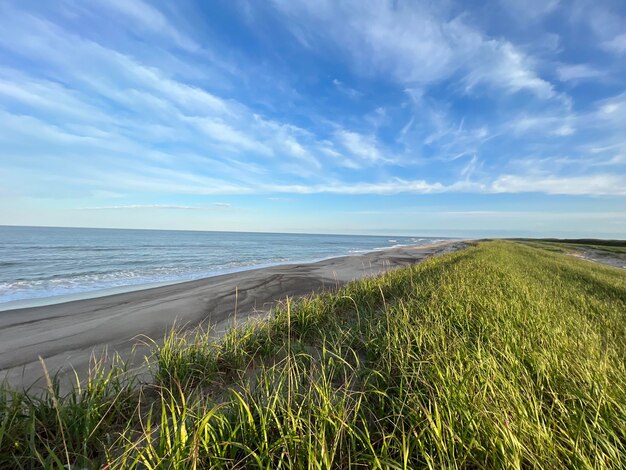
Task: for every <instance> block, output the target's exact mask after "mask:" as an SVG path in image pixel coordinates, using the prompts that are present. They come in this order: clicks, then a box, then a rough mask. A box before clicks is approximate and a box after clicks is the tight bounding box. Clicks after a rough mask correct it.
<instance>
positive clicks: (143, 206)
mask: <svg viewBox="0 0 626 470" xmlns="http://www.w3.org/2000/svg"><path fill="white" fill-rule="evenodd" d="M80 209H81V210H127V209H171V210H198V209H201V208H200V207H195V206H181V205H174V204H128V205H123V206H99V207H81V208H80Z"/></svg>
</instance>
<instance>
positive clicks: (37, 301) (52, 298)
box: [0, 238, 463, 315]
mask: <svg viewBox="0 0 626 470" xmlns="http://www.w3.org/2000/svg"><path fill="white" fill-rule="evenodd" d="M435 240H436V241H434V242H432V243H427V244H424V245H409V244H407V245H394V246H389V247H380V248H373V249H370V250H367V249H366V250H355V251H353V252H349V253H342V254H335V255H331V256H325V257H321V258H313V259H293V260H290V261H284V262H276V263H260V264H252V265H248V266H243V267H239V268H234V269H224V270H223V271H214V272H208V273H204V274H200V275H198V277H195V276H191V277H190V278H187V279H184V278H181V279H169V280H162V281H148V282H144V283H138V284H127V285H120V286H110V287H100V288H95V289H90V290H84V291H77V292H68V293H64V294H58V295H47V296H41V297H30V298H26V299H16V300H9V301H6V302H0V315H1V314H2V313H3V312H7V311H11V310H19V309H25V308H35V307H45V306H49V305H56V304H61V303H68V302H74V301H77V300H89V299H96V298H99V297H107V296H110V295H116V294H125V293H129V292H136V291H141V290H147V289H153V288H156V287H164V286H170V285H176V284H183V283H186V282H194V281H200V280H205V279H211V278H214V277H219V276H223V275H227V274H236V273H241V272H245V271H251V270H256V269H265V268H272V267H275V266H288V265H291V264H311V263H318V262H320V261H327V260H330V259H333V258H341V257H344V256H358V255H363V254H367V253H370V252H376V251H386V250H390V249H395V248H406V247H419V246H430V245H433V244H439V243H446V242H455V241H461V240H463V239H458V238H441V239H435Z"/></svg>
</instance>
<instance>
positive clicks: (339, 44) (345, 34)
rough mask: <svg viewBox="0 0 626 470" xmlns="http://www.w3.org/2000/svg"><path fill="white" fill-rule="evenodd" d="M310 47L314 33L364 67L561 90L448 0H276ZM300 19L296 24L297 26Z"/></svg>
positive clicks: (421, 81) (422, 79) (417, 78)
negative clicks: (455, 11) (438, 0)
mask: <svg viewBox="0 0 626 470" xmlns="http://www.w3.org/2000/svg"><path fill="white" fill-rule="evenodd" d="M274 4H275V6H276V8H277V9H278V10H279V11H280V12H282V13H283V14H284V15H286V16H287V17H288V21H289V22H290V24H291V25H292V28H295V30H297V31H298V35H296V37H298V38H302V37H303V33H302V32H303V31H304V32H306V41H304V42H303V44H304V45H305V46H306V47H313V46H311V44H312V42H313V41H316V45H318V46H319V45H320V44H322V45H324V44H325V47H326V48H327V49H328V50H329V51H333V50H334V49H336V48H339V49H340V50H343V51H344V53H346V54H347V55H348V56H349V59H350V60H351V61H352V63H353V64H354V66H355V67H356V68H357V69H358V71H359V72H361V73H362V74H365V75H372V74H376V75H380V76H383V77H389V76H391V77H393V78H394V79H395V80H396V81H398V82H400V83H402V84H408V85H412V86H415V85H418V86H424V85H429V84H432V83H436V82H439V81H442V80H446V79H450V78H452V77H453V76H454V75H455V74H457V73H462V74H463V75H464V76H465V79H464V83H465V85H466V88H467V89H468V90H473V89H474V88H475V87H476V86H477V85H478V84H488V85H492V86H496V87H499V88H502V89H504V90H506V91H507V92H510V93H515V92H518V91H520V90H528V91H530V92H532V93H534V94H536V95H537V96H538V97H540V98H551V97H553V96H554V95H555V93H554V90H553V87H552V85H551V84H550V83H549V82H547V81H546V80H544V79H542V78H540V77H539V76H538V75H537V72H536V71H535V70H534V64H533V61H532V60H531V59H530V58H529V57H528V56H526V55H525V54H524V53H523V52H522V51H520V50H519V49H517V48H516V47H515V46H514V45H513V44H511V43H510V42H508V41H504V40H498V39H493V38H488V37H486V36H484V35H483V34H482V33H480V32H479V31H477V30H476V29H474V28H472V27H470V26H468V25H467V24H466V23H465V22H464V18H463V16H453V15H452V14H451V13H450V12H449V11H448V10H447V7H446V6H445V4H438V3H431V4H428V3H426V2H408V1H398V2H380V1H374V2H372V1H360V0H359V1H356V0H354V1H344V2H335V1H328V0H326V1H318V2H309V1H306V0H274ZM296 27H297V28H296Z"/></svg>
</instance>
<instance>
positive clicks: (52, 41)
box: [0, 0, 626, 238]
mask: <svg viewBox="0 0 626 470" xmlns="http://www.w3.org/2000/svg"><path fill="white" fill-rule="evenodd" d="M0 30H1V31H2V34H1V35H0V179H1V181H2V185H1V186H0V201H1V204H0V224H17V225H60V226H87V227H128V228H171V229H198V230H250V231H293V232H318V233H319V232H322V233H324V232H325V233H385V234H438V235H444V234H450V235H486V234H489V235H513V234H519V235H557V236H579V235H580V236H582V235H584V236H587V235H592V236H605V237H619V238H626V79H625V78H624V77H626V4H625V3H624V2H623V1H621V0H615V1H611V0H604V1H602V0H600V1H599V0H595V1H586V0H581V1H578V0H572V1H567V2H566V1H561V2H559V1H558V0H532V1H526V2H519V1H517V0H500V1H493V2H478V1H476V2H473V1H463V2H451V1H442V2H420V1H402V0H397V1H383V0H380V1H364V0H354V1H334V0H333V1H331V0H328V1H325V0H317V1H309V0H274V1H270V0H268V1H252V0H251V1H243V0H241V1H236V0H235V1H233V0H228V1H226V0H223V1H210V2H205V1H191V0H181V1H176V2H170V1H167V2H166V1H147V0H144V1H141V0H92V1H89V2H84V1H82V0H58V1H54V2H42V1H37V0H24V1H19V2H18V1H12V0H6V1H0Z"/></svg>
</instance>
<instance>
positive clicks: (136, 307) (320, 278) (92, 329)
mask: <svg viewBox="0 0 626 470" xmlns="http://www.w3.org/2000/svg"><path fill="white" fill-rule="evenodd" d="M464 245H465V244H464V242H462V241H446V242H441V243H437V244H433V245H426V246H424V245H422V246H416V247H400V248H392V249H388V250H381V251H375V252H371V253H366V254H362V255H354V256H344V257H338V258H331V259H327V260H323V261H319V262H315V263H306V264H289V265H282V266H274V267H269V268H260V269H254V270H249V271H243V272H238V273H233V274H225V275H221V276H215V277H210V278H206V279H200V280H197V281H190V282H184V283H178V284H172V285H168V286H161V287H156V288H152V289H144V290H137V291H133V292H126V293H122V294H116V295H110V296H105V297H97V298H90V299H84V300H77V301H73V302H66V303H60V304H54V305H47V306H40V307H32V308H22V309H15V310H7V311H4V312H0V378H3V379H4V378H6V380H7V381H8V383H9V384H10V385H11V386H14V387H29V386H31V385H34V386H35V387H39V386H41V385H42V383H43V380H42V379H43V370H42V366H41V363H40V361H39V357H42V358H43V359H44V360H45V363H46V366H47V368H48V370H49V371H50V372H51V373H57V372H58V373H59V374H60V375H61V377H64V376H67V375H68V374H72V375H73V372H72V370H76V372H77V373H78V375H79V377H83V376H84V375H85V374H86V371H87V369H88V367H89V360H90V357H91V356H92V354H94V353H95V354H96V355H100V354H102V353H103V351H108V353H109V354H110V353H113V352H117V353H119V354H120V355H121V356H122V357H123V358H125V359H127V360H129V361H131V362H132V363H134V364H141V363H143V362H144V356H145V353H146V352H147V351H148V348H147V347H146V346H142V345H141V341H142V340H141V337H142V335H143V336H147V337H150V338H153V339H156V340H158V339H159V338H162V337H163V335H164V334H165V333H166V332H167V331H168V330H170V329H171V328H172V326H173V325H175V324H176V325H180V326H186V327H193V326H196V325H199V324H201V323H203V324H206V325H210V326H214V327H215V331H216V334H220V333H221V332H223V331H224V330H225V329H226V328H227V327H228V325H229V323H230V322H231V321H232V318H233V316H234V314H235V305H236V312H237V319H238V321H239V320H243V319H246V318H250V317H251V315H259V316H260V315H264V314H267V312H268V311H269V310H270V309H271V307H272V305H273V304H274V302H275V301H277V300H280V299H284V298H285V297H287V296H289V297H292V296H302V295H306V294H309V293H312V292H319V291H322V290H325V289H335V288H336V287H338V286H341V285H343V284H345V283H346V282H350V281H352V280H354V279H358V278H362V277H364V276H369V275H376V274H379V273H381V272H384V271H386V270H389V269H394V268H397V267H400V266H405V265H409V264H413V263H417V262H419V261H421V260H423V259H425V258H427V257H430V256H433V255H437V254H441V253H445V252H449V251H453V250H456V249H459V248H461V247H463V246H464Z"/></svg>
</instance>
